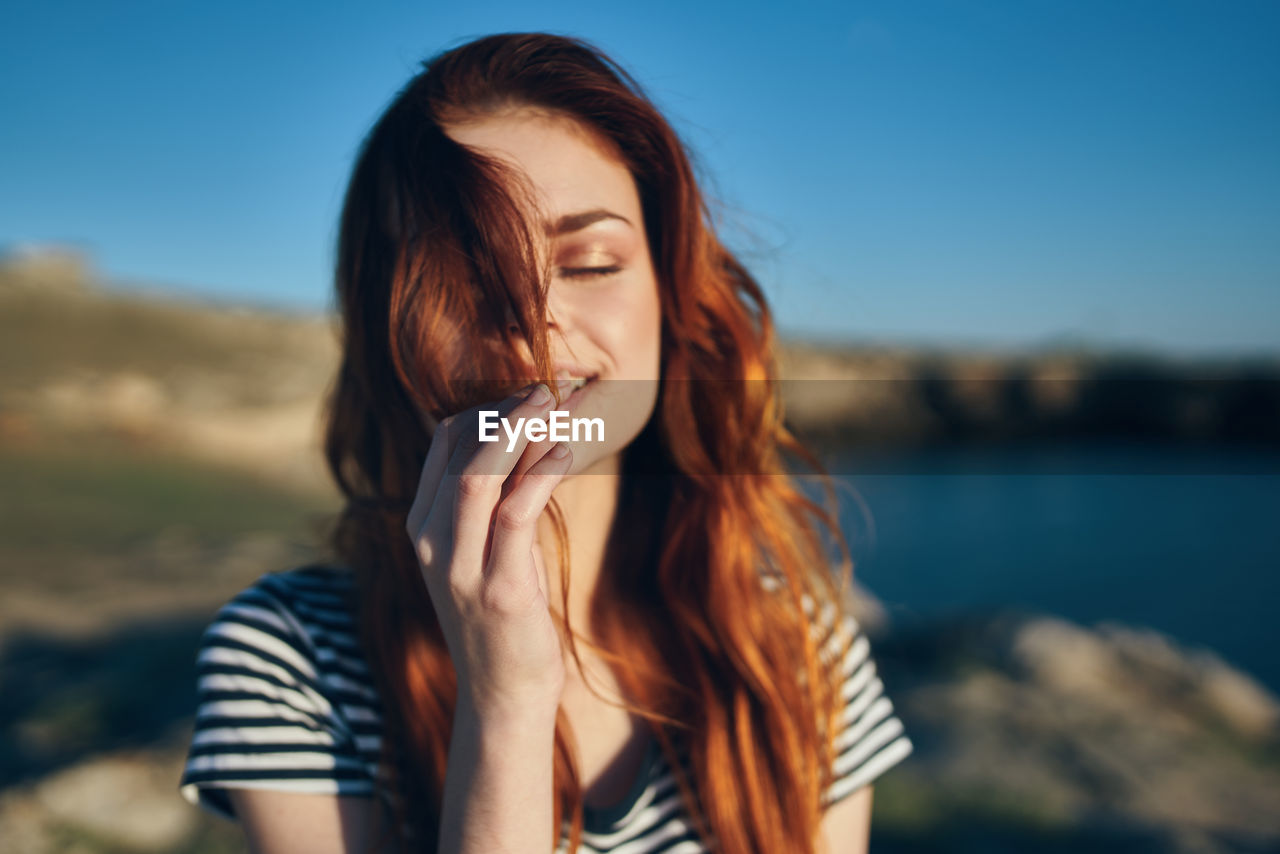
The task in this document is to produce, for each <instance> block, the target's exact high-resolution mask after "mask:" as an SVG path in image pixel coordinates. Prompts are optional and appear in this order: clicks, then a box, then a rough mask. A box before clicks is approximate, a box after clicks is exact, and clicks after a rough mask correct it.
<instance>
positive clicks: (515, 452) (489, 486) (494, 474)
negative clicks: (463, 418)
mask: <svg viewBox="0 0 1280 854" xmlns="http://www.w3.org/2000/svg"><path fill="white" fill-rule="evenodd" d="M539 391H541V392H543V393H542V394H539ZM552 399H553V398H552V397H551V392H550V390H549V389H547V388H546V386H545V385H542V384H539V387H535V389H534V391H533V392H532V393H531V394H530V395H529V396H528V397H527V398H526V399H524V400H523V401H521V402H520V404H519V405H518V406H517V407H516V408H515V409H514V410H512V411H511V413H510V414H509V416H508V417H510V418H512V419H520V418H524V419H528V418H531V417H538V416H540V415H541V414H542V413H544V412H545V411H546V409H547V408H548V407H549V406H550V405H551V401H552ZM508 441H509V440H508V439H507V438H506V437H499V441H497V442H485V443H482V442H480V441H479V419H478V417H477V419H476V435H474V436H469V437H464V438H462V439H460V440H459V442H458V447H457V449H456V450H455V451H454V458H453V460H451V461H450V473H448V476H447V477H446V478H445V481H444V483H443V484H442V491H444V492H447V493H449V494H450V496H451V499H450V500H451V501H452V505H453V542H454V549H455V551H457V552H460V553H469V554H479V555H482V556H483V555H486V554H487V549H486V545H487V544H488V542H489V529H490V524H491V522H492V520H493V514H494V512H495V508H496V506H497V505H498V502H499V500H500V499H501V497H502V484H503V482H504V481H505V480H506V479H507V477H508V475H510V473H511V469H512V468H513V467H514V466H515V464H516V461H517V460H519V459H520V457H521V456H522V455H523V453H524V450H525V447H526V446H527V445H528V443H529V439H528V435H527V433H526V432H525V431H524V430H521V431H520V432H519V433H518V434H517V436H516V438H515V441H514V445H513V446H512V448H511V450H510V451H508V450H507V443H508ZM467 453H471V457H470V459H469V460H467V461H466V462H465V463H464V464H462V466H461V471H459V473H458V474H457V475H456V476H455V475H452V474H451V472H452V471H454V470H455V469H454V466H455V465H456V464H457V463H456V462H455V461H459V460H461V459H462V458H463V455H465V454H467ZM480 563H483V560H482V561H480ZM477 571H478V570H477Z"/></svg>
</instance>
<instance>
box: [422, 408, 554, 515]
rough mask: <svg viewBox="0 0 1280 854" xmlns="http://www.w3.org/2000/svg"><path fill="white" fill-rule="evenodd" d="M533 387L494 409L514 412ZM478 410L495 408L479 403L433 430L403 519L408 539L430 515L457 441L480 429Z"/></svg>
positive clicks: (446, 419)
mask: <svg viewBox="0 0 1280 854" xmlns="http://www.w3.org/2000/svg"><path fill="white" fill-rule="evenodd" d="M533 388H534V387H533V386H532V385H530V386H527V387H525V388H523V389H521V390H520V391H518V392H516V393H515V394H513V395H511V396H510V397H508V398H506V399H505V400H503V401H502V402H501V403H499V404H498V405H497V407H496V408H497V409H498V410H499V411H501V412H509V411H511V410H513V409H515V408H516V406H517V405H519V403H520V401H522V400H523V399H524V398H525V397H527V396H528V394H529V393H530V392H531V391H533ZM481 408H490V409H492V408H495V407H494V406H493V405H492V404H480V405H477V406H473V407H471V408H469V409H464V410H462V411H461V412H457V413H454V414H453V415H450V416H448V417H447V418H444V419H443V420H441V421H440V423H439V424H437V425H436V427H435V430H433V431H432V433H431V444H430V445H429V446H428V449H427V458H426V460H425V461H424V462H423V464H422V471H421V473H420V474H419V475H418V490H417V492H416V493H415V495H414V502H413V506H412V507H410V508H409V515H408V518H407V519H406V520H405V527H406V528H407V529H408V531H409V533H410V536H417V534H418V532H419V531H421V530H422V527H423V524H424V522H425V520H426V517H427V516H428V514H430V513H431V509H432V505H433V504H434V503H435V498H436V493H437V492H438V490H439V488H440V480H441V478H442V477H443V476H444V473H445V470H446V468H447V467H448V464H449V461H450V460H451V459H452V458H453V454H454V452H455V451H456V450H457V446H458V442H459V440H460V439H461V438H462V437H463V436H464V435H468V434H475V433H477V431H478V429H479V428H478V425H477V424H476V422H475V420H474V419H476V418H478V417H479V412H480V410H481Z"/></svg>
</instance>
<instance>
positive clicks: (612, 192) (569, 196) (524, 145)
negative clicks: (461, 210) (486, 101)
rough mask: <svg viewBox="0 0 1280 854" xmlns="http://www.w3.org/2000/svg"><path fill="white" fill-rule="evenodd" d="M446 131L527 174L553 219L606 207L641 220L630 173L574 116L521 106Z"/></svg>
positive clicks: (612, 152) (597, 136)
mask: <svg viewBox="0 0 1280 854" xmlns="http://www.w3.org/2000/svg"><path fill="white" fill-rule="evenodd" d="M446 133H448V135H449V136H450V137H452V138H453V139H454V140H456V141H458V142H460V143H461V144H463V145H465V146H467V147H469V148H478V149H483V150H484V152H485V153H486V154H489V155H492V156H496V157H500V158H502V159H503V160H505V161H507V162H509V163H511V164H512V165H514V166H516V167H518V168H519V169H520V170H521V171H523V172H524V173H525V174H526V175H528V177H529V179H530V181H532V183H533V186H534V188H535V189H536V190H537V191H538V194H539V196H540V201H541V203H542V204H544V205H546V206H547V209H548V210H547V213H548V215H549V217H550V218H555V217H557V216H559V215H561V214H565V213H573V212H576V211H581V210H587V209H590V208H597V207H603V208H608V209H610V210H613V211H616V212H618V213H620V214H622V215H623V216H626V217H627V218H629V219H631V221H632V222H639V221H640V219H639V218H640V200H639V196H638V194H637V193H636V187H635V181H634V180H633V179H632V176H631V173H630V172H629V171H628V170H627V168H626V166H625V165H624V164H623V163H622V161H621V160H620V159H619V158H618V157H617V155H616V153H615V152H614V151H613V150H612V147H611V146H610V144H609V142H608V141H607V140H605V139H602V138H601V137H600V136H599V135H598V134H596V133H594V132H592V131H591V129H590V128H588V127H587V126H586V125H583V124H582V123H580V122H578V121H575V120H574V119H571V118H568V117H565V116H562V115H555V114H551V113H547V112H544V111H540V110H536V109H533V108H528V107H522V108H518V109H514V110H508V111H506V112H503V113H500V114H497V115H491V116H486V117H485V118H483V119H479V120H476V121H471V122H467V123H465V124H453V125H450V126H449V127H448V128H446Z"/></svg>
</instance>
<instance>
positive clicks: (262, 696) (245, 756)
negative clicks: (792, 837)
mask: <svg viewBox="0 0 1280 854" xmlns="http://www.w3.org/2000/svg"><path fill="white" fill-rule="evenodd" d="M355 592H356V591H355V584H354V580H353V578H352V577H351V575H350V573H348V572H345V571H343V570H341V569H337V568H330V567H323V566H306V567H301V568H298V569H293V570H289V571H285V572H278V573H270V574H268V575H264V576H263V577H262V578H260V579H259V580H258V581H257V582H255V583H254V584H253V585H251V586H250V587H249V588H247V589H246V590H244V591H243V592H241V593H240V594H238V595H237V596H236V597H235V598H233V599H232V600H231V601H230V602H228V603H227V604H226V605H225V606H223V608H222V609H221V610H220V611H219V612H218V615H217V617H216V618H215V619H214V620H213V622H212V623H211V624H210V626H209V628H208V629H207V630H206V632H205V634H204V637H203V640H202V643H201V648H200V653H199V657H198V659H197V674H198V677H197V678H198V682H197V690H198V706H197V709H196V721H195V731H194V735H193V738H192V742H191V746H190V749H189V751H188V755H187V762H186V768H185V771H184V773H183V776H182V781H181V784H180V788H181V792H182V795H183V797H185V798H186V799H187V800H188V801H189V802H191V803H193V804H199V805H201V806H203V807H205V808H207V809H209V810H211V811H213V812H216V813H218V814H220V815H223V816H226V817H228V818H233V817H234V816H233V815H232V812H231V805H230V801H229V800H228V799H227V797H226V790H227V789H231V788H260V789H274V790H278V791H289V792H304V793H317V794H336V795H363V796H373V795H380V794H385V792H386V788H385V786H384V785H383V784H384V782H385V780H384V779H383V778H382V776H381V770H380V768H379V759H380V750H381V743H382V735H381V732H382V708H381V705H380V702H379V699H378V696H377V693H376V691H375V690H374V687H373V683H372V680H371V677H370V673H369V670H368V668H367V666H366V665H365V663H364V660H363V656H362V653H361V651H360V647H359V644H358V642H357V640H356V638H357V634H356V625H355V619H354V613H355V610H354V606H355ZM804 605H805V608H806V609H807V610H808V611H809V613H812V600H810V599H808V598H806V600H805V601H804ZM835 615H836V608H835V606H834V604H833V603H826V604H824V606H823V608H822V612H821V615H820V617H819V619H818V626H819V627H820V628H821V629H823V630H825V631H826V632H827V639H826V640H825V642H824V643H823V646H822V652H821V655H822V656H823V659H824V661H829V660H830V657H831V656H835V655H843V661H842V672H843V675H844V684H843V697H844V698H845V702H846V705H845V713H844V719H843V728H842V730H841V731H840V732H839V733H838V734H837V739H836V744H837V751H838V756H837V759H836V762H835V772H836V777H835V780H834V782H833V783H832V785H831V786H830V787H829V788H828V789H827V792H826V803H828V804H831V803H834V802H836V801H838V800H840V799H841V798H843V797H845V796H847V795H849V794H851V793H853V792H854V791H856V790H857V789H859V788H861V787H862V786H863V785H865V784H867V783H870V782H871V781H872V780H874V779H875V778H876V777H878V776H879V775H881V774H883V773H884V772H885V771H886V770H888V769H889V768H891V767H892V766H894V765H896V764H897V763H898V762H900V761H902V760H903V759H904V758H905V757H906V756H907V755H908V754H910V753H911V750H912V744H911V741H910V739H909V738H908V737H907V736H906V735H905V733H904V732H903V727H902V723H901V721H899V720H898V718H897V717H896V715H895V714H894V711H893V704H892V703H891V702H890V700H889V698H888V697H887V696H885V694H884V685H883V683H882V682H881V681H880V678H879V677H878V676H877V675H876V665H875V660H874V659H873V658H872V656H871V650H870V645H869V643H868V641H867V638H866V636H865V635H864V634H863V633H862V631H861V628H860V627H859V625H858V623H857V621H856V620H855V619H854V618H853V617H852V616H849V615H845V616H843V617H842V618H841V620H840V621H839V625H838V630H836V631H831V626H832V622H833V619H834V617H835ZM677 744H679V742H678V741H677ZM681 763H682V767H683V768H684V769H685V771H686V772H688V771H689V766H688V764H687V759H681ZM583 819H584V830H583V837H582V841H583V846H582V848H581V849H580V850H581V851H582V852H583V854H595V852H605V851H609V852H614V854H649V853H650V852H658V851H663V852H677V854H685V852H689V853H690V854H692V852H703V851H706V850H707V848H706V847H705V846H704V845H703V844H702V843H701V842H700V841H699V840H698V837H697V834H696V832H695V830H694V827H693V825H692V824H691V823H690V821H689V820H688V816H687V814H686V812H685V810H684V807H683V805H682V804H681V802H680V792H679V789H678V788H677V786H676V782H675V777H674V774H673V772H672V769H671V768H670V766H669V765H668V763H667V760H666V758H665V757H664V756H663V754H662V751H661V750H659V749H658V747H657V743H656V742H654V741H651V742H650V745H649V749H648V752H647V754H646V757H645V762H644V765H643V767H642V769H641V771H640V774H639V776H638V777H637V778H636V780H635V783H634V784H633V786H632V788H631V791H630V792H629V793H628V794H627V795H626V796H625V797H624V798H623V799H622V800H621V801H620V802H619V803H618V804H615V805H614V806H613V807H609V808H591V807H586V808H585V809H584V815H583ZM567 830H568V822H567V820H566V822H565V831H566V836H565V839H564V841H563V842H562V845H561V848H560V849H559V850H562V851H567Z"/></svg>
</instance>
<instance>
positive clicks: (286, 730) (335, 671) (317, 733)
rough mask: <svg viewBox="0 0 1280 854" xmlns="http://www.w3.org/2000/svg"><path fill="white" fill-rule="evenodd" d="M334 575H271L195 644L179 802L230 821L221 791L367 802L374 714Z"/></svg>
mask: <svg viewBox="0 0 1280 854" xmlns="http://www.w3.org/2000/svg"><path fill="white" fill-rule="evenodd" d="M355 606H356V585H355V583H354V578H353V577H352V575H351V574H350V573H349V572H348V571H346V570H344V569H341V568H337V567H329V566H322V565H308V566H303V567H298V568H295V569H290V570H285V571H281V572H274V573H268V574H266V575H263V576H262V577H260V578H259V579H258V580H257V581H255V582H254V583H253V584H251V585H249V586H248V587H246V588H245V589H243V590H242V591H240V592H239V593H238V594H236V595H235V596H234V597H232V598H231V599H230V600H229V601H228V602H227V603H226V604H225V605H223V606H222V607H221V608H220V609H219V610H218V612H217V614H216V615H215V616H214V618H213V620H212V621H211V622H210V624H209V626H208V627H207V628H206V630H205V632H204V635H203V636H202V638H201V641H200V646H199V651H198V655H197V659H196V693H197V706H196V718H195V724H194V732H193V737H192V743H191V748H190V751H189V754H188V759H187V765H186V772H185V775H184V780H183V794H184V795H185V796H186V797H187V799H188V800H190V801H191V802H193V803H197V802H198V803H201V804H202V805H204V806H207V807H209V808H211V809H213V810H214V811H216V812H221V813H223V814H229V812H230V809H229V801H228V799H227V797H226V795H225V792H224V791H223V790H225V789H230V788H258V789H275V790H279V791H291V792H311V793H331V794H369V793H371V792H372V791H373V789H374V785H373V781H374V775H375V773H376V766H377V762H378V755H379V750H380V741H381V709H380V703H379V701H378V697H377V694H376V691H375V690H374V687H373V683H372V679H371V678H370V673H369V669H368V667H367V665H366V662H365V660H364V656H363V655H362V653H361V648H360V644H359V642H358V632H357V628H356V612H355Z"/></svg>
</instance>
